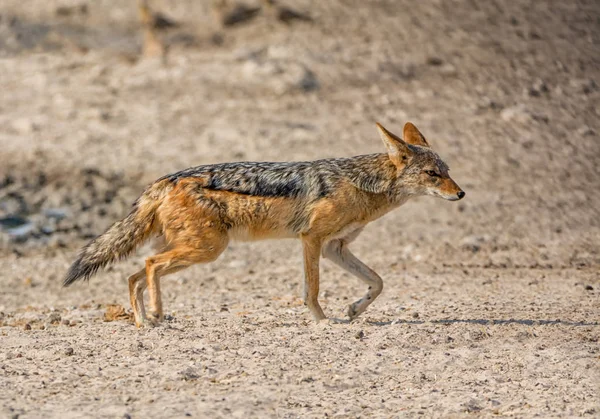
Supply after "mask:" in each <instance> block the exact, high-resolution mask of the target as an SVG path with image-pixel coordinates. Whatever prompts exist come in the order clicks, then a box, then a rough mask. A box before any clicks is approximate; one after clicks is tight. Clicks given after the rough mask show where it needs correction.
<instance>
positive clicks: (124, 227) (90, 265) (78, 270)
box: [63, 181, 166, 287]
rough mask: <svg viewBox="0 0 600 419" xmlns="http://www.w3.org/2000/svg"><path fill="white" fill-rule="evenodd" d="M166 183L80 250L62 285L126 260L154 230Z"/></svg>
mask: <svg viewBox="0 0 600 419" xmlns="http://www.w3.org/2000/svg"><path fill="white" fill-rule="evenodd" d="M165 191H166V188H165V181H163V182H159V183H155V184H154V185H152V186H151V187H150V188H148V189H147V190H146V192H144V194H142V196H140V198H139V199H138V200H137V201H136V203H135V206H134V208H133V210H132V211H131V212H130V213H129V215H128V216H127V217H125V218H124V219H123V220H121V221H117V222H116V223H114V224H113V225H112V226H110V227H109V229H108V230H107V231H106V232H105V233H104V234H102V235H100V236H98V237H96V238H95V239H94V240H92V241H91V242H90V243H89V244H88V245H87V246H85V247H84V248H83V249H81V252H80V253H79V257H78V258H77V260H76V261H75V262H74V263H73V264H72V265H71V267H70V268H69V272H67V276H66V277H65V280H64V281H63V285H64V286H65V287H66V286H69V285H71V284H72V283H73V282H75V281H77V280H79V279H86V280H87V279H89V278H90V277H91V276H92V275H94V274H95V273H96V272H97V271H98V269H100V268H104V267H105V266H106V265H108V264H110V263H113V262H115V261H117V260H121V259H124V258H126V257H127V256H129V255H130V254H131V253H132V252H133V251H134V250H135V249H136V248H137V247H138V246H139V245H141V244H142V243H143V242H144V241H146V240H147V239H148V238H149V236H150V235H151V234H152V233H153V232H154V230H155V229H156V227H157V226H156V209H157V208H158V206H159V205H160V203H161V201H162V198H163V196H164V194H165Z"/></svg>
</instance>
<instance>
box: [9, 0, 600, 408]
mask: <svg viewBox="0 0 600 419" xmlns="http://www.w3.org/2000/svg"><path fill="white" fill-rule="evenodd" d="M170 3H171V2H166V1H163V2H160V1H157V2H156V3H155V6H156V7H157V8H159V9H161V10H163V11H164V12H165V13H166V14H168V15H169V16H170V17H171V18H173V19H174V20H175V21H177V22H179V23H180V24H181V26H180V27H179V28H177V29H174V30H172V31H171V32H169V33H165V34H164V35H163V36H164V39H165V42H167V43H168V45H169V46H170V47H169V49H168V54H167V56H166V59H165V60H159V59H153V58H142V57H141V56H140V49H141V35H140V31H139V30H138V23H137V18H136V9H135V4H134V2H120V1H116V0H103V1H95V2H87V1H84V0H73V1H68V0H50V1H42V0H32V1H29V2H27V5H25V4H24V3H23V2H22V1H17V0H3V1H2V5H1V6H0V83H1V84H0V85H1V86H2V93H1V95H0V153H1V154H0V223H1V224H2V230H1V232H0V272H2V273H1V275H0V281H1V285H2V291H1V293H0V295H1V297H0V311H1V313H0V336H1V337H0V416H1V417H9V418H16V417H19V418H40V417H44V418H46V417H65V418H71V417H73V418H75V417H132V418H137V417H139V418H142V417H184V416H192V417H299V416H302V417H334V416H335V417H420V416H423V417H458V416H463V415H464V416H483V417H487V416H497V415H502V416H514V417H533V416H538V417H578V416H586V415H587V416H590V417H597V416H598V415H600V402H599V400H600V394H599V386H598V383H600V365H599V364H600V347H599V342H598V339H599V336H600V323H599V322H600V294H599V292H600V291H599V290H600V274H599V267H600V142H599V141H598V133H599V132H600V122H599V121H600V118H599V117H600V100H599V99H600V88H599V86H598V84H599V83H600V80H599V77H598V76H599V70H598V69H599V68H600V48H599V42H600V31H599V30H598V22H600V6H599V5H598V2H596V1H593V0H590V1H572V2H558V1H525V0H513V1H510V2H497V1H496V2H476V1H466V0H465V1H459V0H456V1H434V0H431V1H423V2H413V1H399V0H398V1H392V0H388V1H362V0H348V1H343V2H337V1H336V2H318V1H308V0H303V1H297V2H293V5H294V7H295V8H296V9H297V10H299V11H302V12H306V13H309V14H310V15H311V17H312V19H313V21H312V22H298V23H292V24H283V23H281V22H277V21H276V20H275V19H274V18H273V17H272V16H268V13H262V14H260V15H259V16H258V17H256V18H255V19H254V20H252V21H250V22H247V23H246V24H242V25H238V26H236V27H231V28H225V29H222V28H219V26H218V25H216V24H215V21H214V18H213V17H211V16H212V15H211V13H210V7H209V5H208V2H191V1H180V2H176V5H171V8H169V7H168V6H169V4H170ZM291 3H292V2H290V3H289V4H290V5H291ZM249 4H250V3H249ZM81 5H87V9H86V8H81V7H80V6H81ZM407 120H410V121H412V122H414V123H415V124H417V126H419V127H420V128H421V130H422V131H423V132H424V133H425V135H426V136H427V137H428V139H429V141H430V143H431V144H432V146H433V147H434V148H435V149H436V150H437V151H438V152H439V153H440V154H441V155H442V156H443V157H444V159H445V160H446V161H447V162H448V163H449V165H450V167H451V173H452V176H453V177H454V179H455V180H456V181H457V182H458V183H459V184H460V185H461V186H462V187H463V189H464V190H465V191H466V192H467V197H466V199H464V200H463V201H461V202H459V203H450V202H445V201H440V200H436V199H433V198H421V199H417V200H414V201H412V202H410V203H408V204H406V205H405V206H404V207H402V208H401V209H399V210H397V211H396V212H394V213H391V214H389V215H387V216H386V217H384V218H383V219H381V220H378V221H377V222H375V223H373V224H372V225H371V226H369V227H368V228H367V229H366V231H365V232H364V233H363V235H362V236H361V237H360V238H359V239H358V240H357V241H356V242H355V244H353V249H354V250H355V252H356V254H357V255H359V256H360V257H361V259H363V260H364V261H366V262H367V263H369V265H370V266H372V267H373V268H374V269H375V270H376V271H378V272H379V273H380V274H381V275H382V276H383V277H384V279H385V288H384V292H383V294H382V295H381V297H380V298H379V299H378V300H377V301H376V302H375V303H374V304H373V305H372V306H371V307H370V308H369V310H368V311H367V312H366V313H365V314H364V315H363V316H362V317H361V318H360V319H359V320H357V321H355V322H353V323H351V324H348V323H329V324H318V325H317V324H314V323H313V322H312V321H311V320H310V316H309V313H308V311H307V310H306V308H305V307H304V306H303V305H302V302H301V301H300V299H299V297H300V295H301V288H302V281H303V280H302V267H301V254H300V253H301V252H300V245H299V243H297V242H294V241H280V242H261V243H234V244H233V245H231V246H230V248H229V249H228V250H227V251H226V252H225V253H224V254H223V256H222V257H221V258H220V259H219V260H218V261H216V262H214V263H212V264H210V265H206V266H195V267H193V268H191V269H188V270H186V271H183V272H181V273H178V274H174V275H172V276H170V277H168V279H165V281H163V300H164V302H165V305H166V311H167V313H168V314H169V318H168V321H166V322H165V323H164V324H163V325H162V326H160V327H157V328H153V329H141V330H138V329H136V328H135V327H134V326H133V324H132V323H131V319H130V312H129V304H128V291H127V283H126V280H125V279H126V277H127V276H128V275H129V274H131V273H132V272H134V271H136V270H137V269H139V268H140V267H141V266H143V260H144V256H147V255H149V254H151V252H152V249H151V247H149V246H147V247H144V248H143V249H141V250H140V251H139V252H138V255H136V257H132V258H131V259H130V260H128V261H126V262H123V263H120V264H118V265H115V266H114V267H111V268H110V269H109V270H108V271H106V272H104V273H101V274H99V275H97V276H96V277H94V278H93V279H92V280H91V281H90V282H89V284H86V283H79V284H77V285H75V286H73V287H71V288H68V289H63V288H61V280H62V277H63V276H64V274H65V272H66V269H67V268H68V266H69V264H70V263H71V262H72V261H73V260H74V258H75V255H76V252H77V249H78V248H79V247H80V246H82V245H84V244H85V243H86V241H87V240H89V239H90V238H92V237H94V236H95V235H97V234H99V233H101V232H102V231H103V230H104V229H105V228H106V227H107V226H108V225H110V224H111V223H112V222H114V221H116V220H118V219H119V218H121V217H123V216H124V215H125V214H126V213H127V211H128V209H129V207H130V205H131V203H132V202H133V201H134V200H135V198H136V197H137V195H138V194H139V193H140V192H141V191H142V190H143V188H144V186H145V185H147V184H148V183H149V182H151V181H153V180H154V179H156V178H157V177H159V176H161V175H163V174H165V173H168V172H172V171H175V170H179V169H182V168H185V167H188V166H193V165H198V164H205V163H212V162H221V161H232V160H263V161H264V160H305V159H315V158H322V157H332V156H350V155H356V154H365V153H370V152H376V151H382V145H381V143H380V140H379V139H378V137H377V133H376V131H375V127H374V122H375V121H380V122H382V123H384V124H385V125H386V126H387V127H388V128H390V129H392V130H395V131H397V132H400V131H401V127H402V125H403V123H404V122H406V121H407ZM321 270H322V287H321V289H322V295H321V298H320V301H321V303H322V305H323V306H324V309H325V311H326V313H327V314H328V315H329V316H331V317H333V318H339V319H343V317H344V312H345V308H346V306H347V305H348V304H349V303H351V302H352V301H354V300H355V299H357V298H358V297H359V296H361V295H362V294H363V293H364V292H365V290H364V286H363V285H362V284H360V283H359V281H358V280H356V279H355V278H352V277H350V276H349V275H348V274H346V273H344V272H342V271H340V270H339V269H338V268H337V267H335V266H333V265H332V264H330V263H328V262H327V261H325V262H323V264H322V269H321Z"/></svg>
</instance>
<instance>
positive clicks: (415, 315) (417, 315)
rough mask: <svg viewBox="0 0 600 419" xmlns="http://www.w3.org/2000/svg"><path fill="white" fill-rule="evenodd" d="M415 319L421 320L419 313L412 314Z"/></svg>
mask: <svg viewBox="0 0 600 419" xmlns="http://www.w3.org/2000/svg"><path fill="white" fill-rule="evenodd" d="M412 316H413V319H418V318H419V313H417V312H416V311H415V312H414V313H413V314H412Z"/></svg>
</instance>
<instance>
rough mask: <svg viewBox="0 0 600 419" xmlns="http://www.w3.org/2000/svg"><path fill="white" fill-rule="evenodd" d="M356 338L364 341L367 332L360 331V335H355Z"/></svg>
mask: <svg viewBox="0 0 600 419" xmlns="http://www.w3.org/2000/svg"><path fill="white" fill-rule="evenodd" d="M354 337H355V338H356V339H362V338H364V337H365V332H363V331H362V330H359V331H358V333H356V335H354Z"/></svg>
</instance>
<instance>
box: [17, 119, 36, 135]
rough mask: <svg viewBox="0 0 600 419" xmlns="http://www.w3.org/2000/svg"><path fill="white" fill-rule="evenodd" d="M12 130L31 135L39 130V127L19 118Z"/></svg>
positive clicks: (28, 120)
mask: <svg viewBox="0 0 600 419" xmlns="http://www.w3.org/2000/svg"><path fill="white" fill-rule="evenodd" d="M11 126H12V128H13V129H14V130H15V131H17V132H18V133H19V134H31V133H32V132H33V131H36V130H37V129H39V127H38V126H37V125H36V124H35V123H34V122H33V121H32V120H31V119H28V118H18V119H15V120H14V121H12V124H11Z"/></svg>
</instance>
